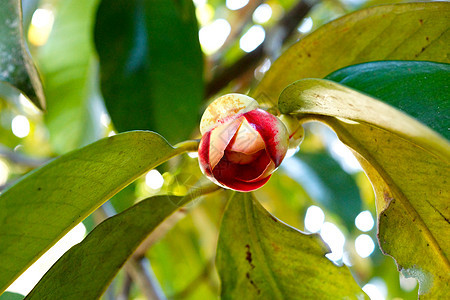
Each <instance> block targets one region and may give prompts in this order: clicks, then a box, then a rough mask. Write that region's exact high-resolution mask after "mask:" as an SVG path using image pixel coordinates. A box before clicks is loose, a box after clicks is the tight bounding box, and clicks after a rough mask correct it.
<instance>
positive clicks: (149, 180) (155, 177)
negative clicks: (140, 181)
mask: <svg viewBox="0 0 450 300" xmlns="http://www.w3.org/2000/svg"><path fill="white" fill-rule="evenodd" d="M145 184H146V185H147V186H148V187H149V188H151V189H152V190H159V189H160V188H161V187H162V186H163V184H164V178H163V177H162V175H161V173H159V172H158V170H154V169H153V170H151V171H150V172H148V173H147V175H145Z"/></svg>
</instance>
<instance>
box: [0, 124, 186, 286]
mask: <svg viewBox="0 0 450 300" xmlns="http://www.w3.org/2000/svg"><path fill="white" fill-rule="evenodd" d="M180 151H181V150H180V148H178V149H174V148H173V147H172V146H170V145H169V144H168V143H167V142H166V140H164V138H162V137H161V136H160V135H158V134H156V133H153V132H144V131H136V132H128V133H124V134H120V135H116V136H112V137H109V138H106V139H102V140H100V141H98V142H96V143H93V144H91V145H89V146H87V147H84V148H82V149H79V150H76V151H73V152H71V153H68V154H66V155H64V156H61V157H59V158H57V159H55V160H53V161H52V162H50V163H48V164H47V165H45V166H43V167H41V168H39V169H37V170H34V171H33V172H31V173H30V174H28V175H26V176H24V177H23V178H22V179H21V180H20V181H19V182H17V183H16V184H15V185H13V186H12V187H11V188H9V189H8V190H7V191H5V192H4V193H3V194H2V195H1V196H0V261H1V263H0V292H2V291H3V290H5V289H6V288H7V287H8V285H9V284H11V283H12V281H13V280H14V279H15V278H17V277H18V276H19V275H20V274H21V273H22V272H23V271H24V270H25V269H26V268H27V267H28V266H30V265H31V264H32V263H33V262H34V261H35V260H37V259H38V258H39V257H40V256H41V255H42V254H43V253H44V252H45V251H46V250H47V249H49V248H50V247H51V246H52V245H53V244H54V243H55V242H56V241H58V240H59V239H60V238H61V237H62V236H63V235H64V234H65V233H67V232H68V231H69V230H70V229H71V228H73V227H74V226H75V225H76V224H78V223H79V222H80V221H81V220H83V219H84V218H85V217H87V216H88V215H89V214H90V213H91V212H92V211H94V210H95V209H96V208H97V207H99V206H100V205H101V204H102V203H103V202H105V201H106V200H108V199H109V198H110V197H111V196H112V195H114V194H115V193H117V192H118V191H119V190H121V189H122V188H124V187H125V186H126V185H128V184H129V183H130V182H132V181H133V180H134V179H136V178H137V177H138V176H140V175H142V174H143V173H144V172H146V171H148V170H149V169H151V168H153V167H155V166H157V165H159V164H161V163H162V162H164V161H166V160H167V159H169V158H171V157H173V156H174V155H176V154H178V153H179V152H180Z"/></svg>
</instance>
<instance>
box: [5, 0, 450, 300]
mask: <svg viewBox="0 0 450 300" xmlns="http://www.w3.org/2000/svg"><path fill="white" fill-rule="evenodd" d="M38 2H39V3H38ZM194 2H195V5H194ZM194 2H192V1H190V0H182V1H168V0H151V1H138V0H134V1H109V0H99V1H86V0H82V1H75V0H68V1H58V0H51V1H50V0H42V1H37V0H36V1H35V0H29V2H27V1H25V0H24V1H23V3H24V4H25V3H26V4H27V6H26V7H29V6H31V7H33V3H34V6H35V7H40V11H39V10H36V11H35V12H34V15H33V20H32V21H31V22H30V20H27V19H25V20H22V13H21V1H20V0H7V1H5V5H2V7H0V16H2V18H0V53H1V56H0V82H1V84H0V132H1V135H0V143H2V145H0V146H1V147H0V261H1V264H0V293H1V292H3V291H5V290H6V289H7V288H8V286H10V285H11V283H13V282H14V281H15V280H16V279H17V278H18V277H19V276H20V275H21V274H22V273H23V272H24V271H25V270H27V269H28V271H29V270H31V268H30V266H31V265H32V264H33V263H34V262H35V261H36V260H38V259H39V257H41V256H42V255H43V254H44V253H45V252H46V251H47V250H49V249H53V248H51V247H52V246H53V245H55V243H56V242H57V241H58V240H60V239H61V238H62V237H63V236H64V235H65V234H66V233H68V232H69V231H70V230H71V229H72V228H74V227H75V225H77V224H79V223H80V222H83V223H84V224H85V226H86V228H88V234H87V236H86V237H85V238H84V239H83V240H82V241H81V242H80V243H79V244H78V245H75V246H73V247H72V248H71V249H70V250H69V251H67V252H66V253H65V254H64V255H63V256H62V257H61V258H60V259H59V260H58V261H57V262H56V263H54V265H53V267H52V268H51V269H50V270H48V271H47V272H46V274H45V275H44V276H43V277H42V279H41V280H40V281H39V283H37V285H36V286H35V287H34V289H33V290H32V291H31V292H29V290H28V291H26V292H21V293H22V294H24V295H25V294H27V296H26V298H27V299H46V298H48V299H53V298H55V299H56V298H57V299H80V298H83V299H96V298H100V297H104V298H105V299H110V298H111V299H114V298H116V297H119V296H121V297H127V298H140V297H143V296H144V297H147V298H155V299H164V298H166V297H169V298H173V299H214V298H218V297H221V298H223V299H234V298H245V299H265V298H270V299H297V298H298V297H299V295H301V298H302V299H303V298H305V299H336V298H345V299H365V298H368V296H370V297H375V296H374V294H373V293H374V290H373V287H374V286H377V284H378V287H380V284H379V282H380V281H381V282H384V284H381V289H379V290H378V293H381V294H383V292H382V290H383V288H382V287H383V286H384V287H385V289H386V290H387V291H386V294H385V295H383V296H384V297H387V298H394V297H398V298H405V299H414V298H417V293H419V295H420V296H421V298H423V299H442V298H445V296H446V295H447V294H449V293H450V288H449V282H450V278H449V273H450V272H449V270H450V263H449V261H448V256H449V253H448V251H449V249H450V238H449V236H450V235H449V234H448V232H449V222H448V219H449V211H448V203H447V202H448V199H449V198H450V191H449V189H448V183H447V178H448V177H449V174H450V144H449V141H448V137H449V133H448V120H449V115H450V106H449V105H450V104H449V103H450V98H449V95H450V92H449V90H448V82H449V79H450V78H449V77H450V75H449V74H450V72H449V71H450V65H449V58H448V57H449V56H448V45H449V42H450V41H449V34H448V32H449V31H448V27H449V23H448V19H449V17H450V16H449V14H450V5H449V4H448V3H445V2H422V3H406V4H389V3H387V4H385V5H381V6H373V7H368V8H361V9H359V10H357V11H355V12H353V10H354V9H356V8H355V7H351V6H349V5H348V4H346V2H340V1H325V0H324V1H322V2H317V3H312V4H310V3H306V2H297V1H281V0H280V1H277V0H271V1H267V3H265V4H264V5H267V6H268V7H269V8H270V10H271V12H272V17H271V18H269V19H268V20H265V21H261V20H259V21H258V18H257V17H255V14H256V11H257V10H258V9H259V8H260V7H262V2H263V1H250V2H249V3H248V4H247V5H245V6H244V7H242V8H240V9H238V10H237V11H235V12H231V11H230V10H228V9H227V8H226V7H225V3H224V1H218V0H217V1H213V0H210V1H207V2H206V3H201V1H194ZM197 2H198V3H197ZM30 3H31V4H30ZM377 4H381V3H377ZM28 5H29V6H28ZM228 5H230V4H228ZM366 5H367V6H369V3H367V4H366ZM267 6H265V7H266V9H267ZM24 7H25V5H24ZM283 11H285V12H283ZM39 13H41V14H42V13H46V14H47V15H46V16H47V19H46V20H47V21H48V22H50V21H49V20H53V19H51V18H49V16H54V24H51V22H50V23H45V22H44V23H42V22H43V21H42V19H41V23H39V22H38V21H36V19H34V18H35V16H39ZM254 13H255V14H254ZM24 15H25V16H27V14H24ZM212 15H214V18H213V17H212ZM341 15H342V17H340V18H338V19H336V20H332V19H333V18H335V17H336V16H341ZM252 16H253V17H252ZM36 18H38V17H36ZM213 19H222V21H220V22H222V24H223V22H226V21H225V20H223V19H227V20H228V22H229V23H228V26H229V34H227V35H226V36H228V37H227V38H226V39H225V40H223V41H222V45H221V46H220V45H219V46H218V47H217V48H216V49H215V50H211V49H209V48H208V47H207V41H206V42H205V40H204V38H202V36H203V35H202V34H203V33H204V32H206V30H207V26H206V25H207V24H208V23H211V22H212V21H213ZM310 21H312V24H314V26H315V27H313V29H317V30H315V31H312V32H311V33H310V34H308V35H304V33H303V32H305V31H307V30H306V29H305V26H306V25H305V24H307V23H308V22H310ZM258 22H259V23H258ZM198 23H199V25H198ZM253 23H255V24H262V25H263V27H264V29H265V34H266V38H265V39H264V41H260V44H259V45H258V44H256V46H255V48H254V49H253V50H251V49H250V50H247V51H248V53H244V52H243V51H242V50H241V48H243V49H247V48H246V47H244V46H242V44H243V43H244V42H242V41H243V40H244V37H245V35H244V37H243V38H242V39H239V38H240V37H241V36H243V33H244V32H247V33H249V32H250V31H251V30H250V31H248V29H249V28H250V27H251V26H252V24H253ZM323 23H327V24H325V25H323V26H320V27H319V26H317V25H316V24H323ZM23 24H24V25H23ZM28 24H30V25H28ZM45 24H47V25H45ZM230 24H231V25H230ZM46 26H47V27H46ZM199 26H200V27H202V28H201V30H200V40H199V39H198V31H199ZM225 27H226V26H225ZM263 27H251V28H263ZM317 27H319V28H317ZM227 28H228V27H227ZM297 28H298V29H299V30H298V31H297V30H296V29H297ZM50 29H51V31H50ZM222 29H223V28H222ZM45 30H48V31H47V32H45ZM252 30H253V29H252ZM255 30H260V29H255ZM309 30H311V28H309ZM38 33H39V34H38ZM247 33H246V34H247ZM46 34H47V35H46ZM215 35H217V36H219V35H220V30H219V29H217V28H216V31H215V34H213V35H209V36H208V39H209V41H211V40H214V39H215V38H216V37H217V36H215ZM226 36H225V37H226ZM297 40H298V41H297ZM27 41H28V44H29V46H30V52H31V54H32V55H33V60H31V59H30V57H29V54H28V52H27V51H28V50H27V48H26V46H25V45H26V42H27ZM200 42H201V43H200ZM283 45H284V46H283ZM280 54H281V55H280ZM278 55H279V57H278V59H277V60H275V58H277V56H278ZM274 60H275V61H274ZM34 64H36V66H37V70H39V71H40V75H41V79H39V75H38V72H37V71H36V67H35V65H34ZM268 66H270V68H269V69H268V70H267V68H268ZM263 74H264V77H263V78H262V79H261V77H262V75H263ZM322 78H325V79H322ZM41 81H42V83H41ZM19 91H20V93H23V94H20V93H19ZM228 92H241V93H249V94H250V95H251V96H253V97H254V98H255V99H256V100H257V101H258V102H259V103H260V104H261V105H262V107H263V108H264V109H266V110H267V111H268V112H270V113H272V114H274V115H277V116H281V115H285V116H286V115H289V116H290V117H291V118H292V120H293V121H292V122H294V123H295V124H294V127H298V126H300V125H301V126H303V128H304V129H305V130H306V136H305V139H304V141H303V142H302V144H301V147H300V150H299V151H298V152H297V153H296V154H294V152H293V153H290V155H291V156H290V157H287V158H286V159H285V160H284V162H283V163H282V164H281V165H280V167H279V169H278V170H277V171H276V172H275V173H273V174H272V177H271V179H270V180H269V181H268V183H267V184H266V185H265V186H263V187H262V188H260V189H258V190H256V191H254V192H252V193H239V192H231V191H227V190H224V189H222V188H220V187H218V186H216V185H214V184H213V183H211V182H209V181H208V180H207V179H206V178H205V176H203V175H202V174H201V172H200V168H199V165H198V160H197V159H196V158H192V157H190V156H192V153H195V152H196V151H197V149H198V145H199V141H198V138H200V135H199V131H198V127H199V126H198V124H199V119H200V115H201V112H202V110H203V109H204V108H205V106H206V104H207V103H208V102H209V101H211V100H213V99H214V97H213V95H214V94H219V95H221V94H225V93H228ZM44 95H45V97H44ZM204 95H206V96H204ZM44 98H45V100H44ZM24 99H29V100H31V101H30V102H27V101H24ZM30 103H33V104H34V106H30ZM39 110H41V111H39ZM18 115H20V117H21V118H22V119H17V116H18ZM24 118H25V119H24ZM18 120H19V121H20V122H22V123H21V124H22V125H21V126H22V127H20V126H19V127H20V128H19V129H17V128H18V127H17V126H18V125H17V123H20V122H19V121H18ZM24 120H25V121H24ZM24 122H25V123H24ZM318 122H319V123H321V124H325V125H326V126H327V127H329V128H331V129H332V130H333V131H334V132H335V134H336V135H337V138H339V140H340V141H342V143H343V144H345V145H346V146H347V147H348V148H349V149H351V151H352V153H353V154H354V156H355V157H356V159H357V160H358V161H359V163H360V166H361V167H362V169H363V170H364V172H365V175H366V176H365V175H364V173H363V172H362V169H358V168H356V169H350V168H349V166H350V165H349V164H348V163H347V164H346V163H345V161H343V160H342V157H343V156H344V154H345V147H344V148H336V147H340V146H339V145H342V144H340V143H339V142H338V141H337V139H336V135H334V133H332V132H330V131H329V130H328V129H326V127H324V126H320V125H319V123H318ZM27 124H28V126H29V128H28V130H29V132H25V133H26V134H19V133H17V132H18V131H17V130H22V132H23V130H24V128H25V129H26V128H27V127H26V126H25V125H27ZM24 126H25V127H24ZM141 130H142V131H141ZM148 130H152V131H155V132H158V133H155V132H151V131H148ZM25 131H26V130H25ZM122 131H127V132H123V133H120V134H116V133H117V132H122ZM160 134H162V135H160ZM108 135H109V136H108ZM166 139H167V140H168V141H169V142H170V143H172V144H174V146H172V145H171V144H169V142H167V141H166ZM187 139H193V140H188V141H184V142H183V140H187ZM175 143H178V144H175ZM336 149H338V150H336ZM297 150H298V149H297ZM185 152H192V153H189V154H190V156H188V155H185V154H183V153H185ZM58 155H60V156H59V157H57V156H58ZM347 159H349V156H347ZM166 161H167V162H166ZM165 162H166V163H165ZM150 170H151V171H150ZM149 171H150V172H149ZM161 173H162V175H161ZM4 174H6V175H4ZM2 176H3V177H4V178H3V177H2ZM155 176H156V177H155ZM369 181H370V183H369ZM372 187H373V189H372ZM361 210H366V212H365V213H369V214H370V213H373V214H375V215H376V216H377V218H376V219H377V220H376V223H377V232H376V234H377V236H376V237H375V232H374V230H373V229H371V227H370V228H368V229H361V228H362V227H358V229H357V228H355V226H354V222H355V218H356V219H358V218H359V217H360V215H361V214H359V213H360V212H361ZM313 211H315V212H323V211H324V212H325V217H324V219H325V223H324V220H320V219H321V215H320V213H319V214H316V215H315V218H316V219H315V221H316V225H314V226H316V227H317V226H318V227H317V228H314V226H313V225H311V223H310V222H311V218H310V216H309V214H310V213H312V212H313ZM357 226H358V224H357ZM362 232H367V234H362ZM341 236H342V238H341ZM361 237H362V238H363V239H364V238H365V239H366V241H367V239H369V241H370V242H372V244H373V240H372V239H374V238H375V239H377V240H378V244H379V248H377V249H375V251H373V253H372V251H370V253H368V254H367V255H366V256H365V255H363V254H361V252H359V250H358V246H357V244H358V241H359V240H360V238H361ZM327 244H328V245H327ZM354 245H356V246H354ZM367 245H369V246H370V243H369V244H367V243H366V246H367ZM376 247H377V246H376ZM180 250H181V251H180ZM382 253H383V254H386V256H384V255H382ZM387 255H388V256H387ZM389 256H391V257H392V258H394V260H395V263H396V266H397V268H398V270H399V271H401V274H402V275H399V273H398V272H397V271H396V270H395V267H394V263H393V261H392V260H391V258H390V257H389ZM330 260H331V261H330ZM149 261H150V262H151V265H150V264H148V262H149ZM28 271H27V272H28ZM41 276H42V274H41ZM404 277H413V278H415V279H416V280H417V281H418V282H419V288H417V287H416V288H414V285H412V287H405V281H404V279H403V278H404ZM19 279H20V278H19ZM400 280H401V283H402V284H401V285H400V284H399V281H400ZM11 287H12V286H11ZM30 289H31V288H30ZM9 290H10V291H17V290H14V289H12V288H10V289H9ZM375 292H376V291H375ZM365 293H366V294H367V295H368V296H367V295H366V294H365ZM103 294H104V295H103ZM102 295H103V296H102ZM0 298H1V299H16V298H17V299H22V298H23V297H22V296H20V295H16V294H13V293H10V292H5V293H4V294H3V295H1V296H0Z"/></svg>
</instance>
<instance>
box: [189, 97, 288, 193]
mask: <svg viewBox="0 0 450 300" xmlns="http://www.w3.org/2000/svg"><path fill="white" fill-rule="evenodd" d="M200 131H201V133H202V139H201V141H200V146H199V150H198V154H199V163H200V168H201V170H202V172H203V174H205V175H206V176H207V177H208V178H209V179H210V180H212V181H213V182H215V183H216V184H218V185H220V186H222V187H225V188H229V189H233V190H237V191H242V192H248V191H253V190H256V189H258V188H260V187H261V186H263V185H264V184H265V183H266V182H267V181H268V180H269V178H270V176H271V174H272V173H273V171H275V169H276V168H277V167H278V166H279V165H280V163H281V161H282V160H283V158H284V156H285V155H286V151H287V149H288V146H289V134H288V132H287V129H286V127H285V126H284V124H283V123H282V122H281V121H280V120H279V119H278V118H277V117H275V116H273V115H272V114H270V113H268V112H266V111H264V110H262V109H259V108H258V103H257V102H256V101H255V100H254V99H252V98H250V97H248V96H245V95H240V94H228V95H225V96H222V97H220V98H218V99H216V100H215V101H214V102H212V103H211V104H210V105H209V106H208V108H207V109H206V111H205V113H204V114H203V117H202V120H201V123H200Z"/></svg>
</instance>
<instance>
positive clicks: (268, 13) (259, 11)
mask: <svg viewBox="0 0 450 300" xmlns="http://www.w3.org/2000/svg"><path fill="white" fill-rule="evenodd" d="M270 17H272V8H271V7H270V5H269V4H267V3H263V4H261V5H260V6H258V7H257V8H256V9H255V11H254V12H253V22H255V23H259V24H264V23H266V22H267V21H269V20H270Z"/></svg>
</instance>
